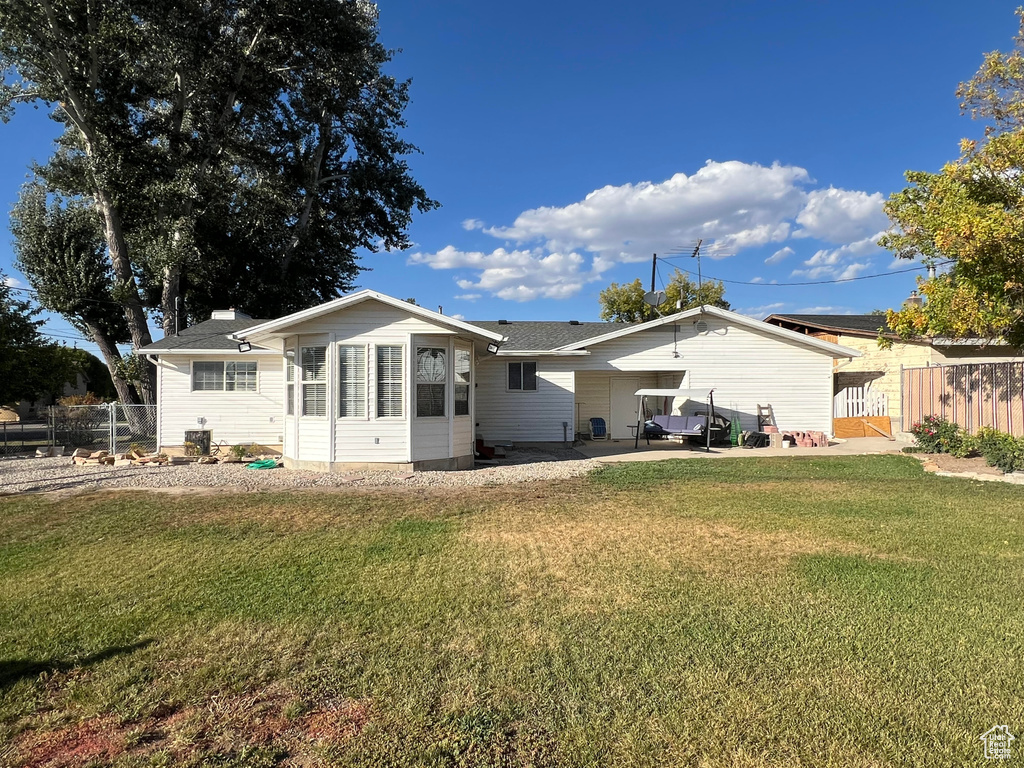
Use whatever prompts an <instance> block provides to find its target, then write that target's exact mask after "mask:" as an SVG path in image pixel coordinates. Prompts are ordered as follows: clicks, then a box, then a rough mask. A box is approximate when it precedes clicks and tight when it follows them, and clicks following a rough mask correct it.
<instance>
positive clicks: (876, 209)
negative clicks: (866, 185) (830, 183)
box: [793, 187, 889, 243]
mask: <svg viewBox="0 0 1024 768" xmlns="http://www.w3.org/2000/svg"><path fill="white" fill-rule="evenodd" d="M884 202H885V198H884V197H883V196H882V193H881V192H875V193H874V194H868V193H867V192H858V191H854V190H847V189H837V188H835V187H829V188H828V189H815V190H813V191H812V192H810V193H809V194H808V195H807V204H806V205H805V206H804V208H803V210H802V211H800V213H799V214H798V215H797V217H796V223H797V224H799V225H800V226H801V227H802V229H798V230H796V231H795V232H794V233H793V237H814V238H817V239H818V240H825V241H826V242H829V243H848V242H851V241H853V240H860V239H861V238H863V237H865V236H867V235H869V234H871V233H872V232H878V231H879V230H883V231H884V230H885V228H886V227H887V226H888V225H889V219H888V217H887V216H886V215H885V213H884V212H883V211H882V203H884ZM880 236H881V234H879V237H880ZM876 239H877V238H876Z"/></svg>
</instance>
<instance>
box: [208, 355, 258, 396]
mask: <svg viewBox="0 0 1024 768" xmlns="http://www.w3.org/2000/svg"><path fill="white" fill-rule="evenodd" d="M192 391H193V392H255V391H256V362H255V361H252V362H245V363H234V362H232V363H226V362H224V361H222V360H217V361H213V360H196V361H195V362H193V363H192Z"/></svg>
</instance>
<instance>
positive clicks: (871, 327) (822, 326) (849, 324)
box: [766, 315, 892, 336]
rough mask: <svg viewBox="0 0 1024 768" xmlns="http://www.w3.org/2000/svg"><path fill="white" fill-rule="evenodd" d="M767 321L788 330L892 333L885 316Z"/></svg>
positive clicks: (776, 318)
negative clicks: (803, 328)
mask: <svg viewBox="0 0 1024 768" xmlns="http://www.w3.org/2000/svg"><path fill="white" fill-rule="evenodd" d="M766 321H767V322H771V323H772V324H773V325H783V327H786V328H790V327H792V326H793V325H801V326H806V327H810V328H814V329H817V330H822V331H850V332H852V333H856V334H868V335H871V336H875V335H877V334H878V329H879V328H882V329H883V333H892V331H891V330H890V329H889V326H888V324H887V323H886V322H885V315H771V317H769V318H766ZM779 321H781V322H779Z"/></svg>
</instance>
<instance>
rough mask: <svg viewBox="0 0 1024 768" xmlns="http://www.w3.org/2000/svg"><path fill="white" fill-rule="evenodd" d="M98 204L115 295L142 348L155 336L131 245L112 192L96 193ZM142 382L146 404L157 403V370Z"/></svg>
mask: <svg viewBox="0 0 1024 768" xmlns="http://www.w3.org/2000/svg"><path fill="white" fill-rule="evenodd" d="M96 202H97V205H98V206H99V209H100V215H101V216H102V217H103V229H104V234H105V235H106V240H107V250H108V252H109V254H110V264H111V266H112V267H113V268H114V277H115V278H116V280H117V290H116V292H115V296H116V297H117V298H118V299H119V300H120V301H121V303H122V305H123V306H124V316H125V320H126V321H127V322H128V330H129V331H130V332H131V335H132V346H133V347H134V348H135V349H140V348H142V347H144V346H146V345H148V344H151V343H152V341H153V337H152V336H151V335H150V333H149V325H148V323H147V321H146V312H145V310H144V309H143V308H142V301H141V300H140V299H139V287H138V284H137V283H136V282H135V275H134V273H133V272H132V264H131V261H130V260H129V258H128V244H127V243H126V242H125V239H124V232H123V231H122V230H121V214H120V211H118V210H117V206H115V205H114V202H113V200H112V198H111V195H110V192H109V191H108V190H106V189H98V190H97V191H96ZM144 371H145V373H144V374H143V377H142V380H141V381H140V382H138V389H139V394H140V395H141V396H142V402H143V403H145V404H146V405H154V404H156V369H155V368H154V367H153V366H152V365H150V364H148V363H147V364H146V365H145V366H144Z"/></svg>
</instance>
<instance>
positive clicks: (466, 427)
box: [452, 394, 476, 456]
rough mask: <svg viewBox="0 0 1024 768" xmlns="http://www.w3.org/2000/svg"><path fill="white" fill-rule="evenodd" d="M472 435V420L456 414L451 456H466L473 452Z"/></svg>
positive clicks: (473, 441) (473, 440)
mask: <svg viewBox="0 0 1024 768" xmlns="http://www.w3.org/2000/svg"><path fill="white" fill-rule="evenodd" d="M470 397H472V394H470ZM473 435H474V432H473V420H472V419H471V418H470V417H469V416H456V417H455V432H454V440H455V442H454V444H453V445H454V448H453V450H452V456H468V455H469V454H471V453H473V452H474V450H475V448H476V446H475V442H476V441H475V439H474V437H473Z"/></svg>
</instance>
